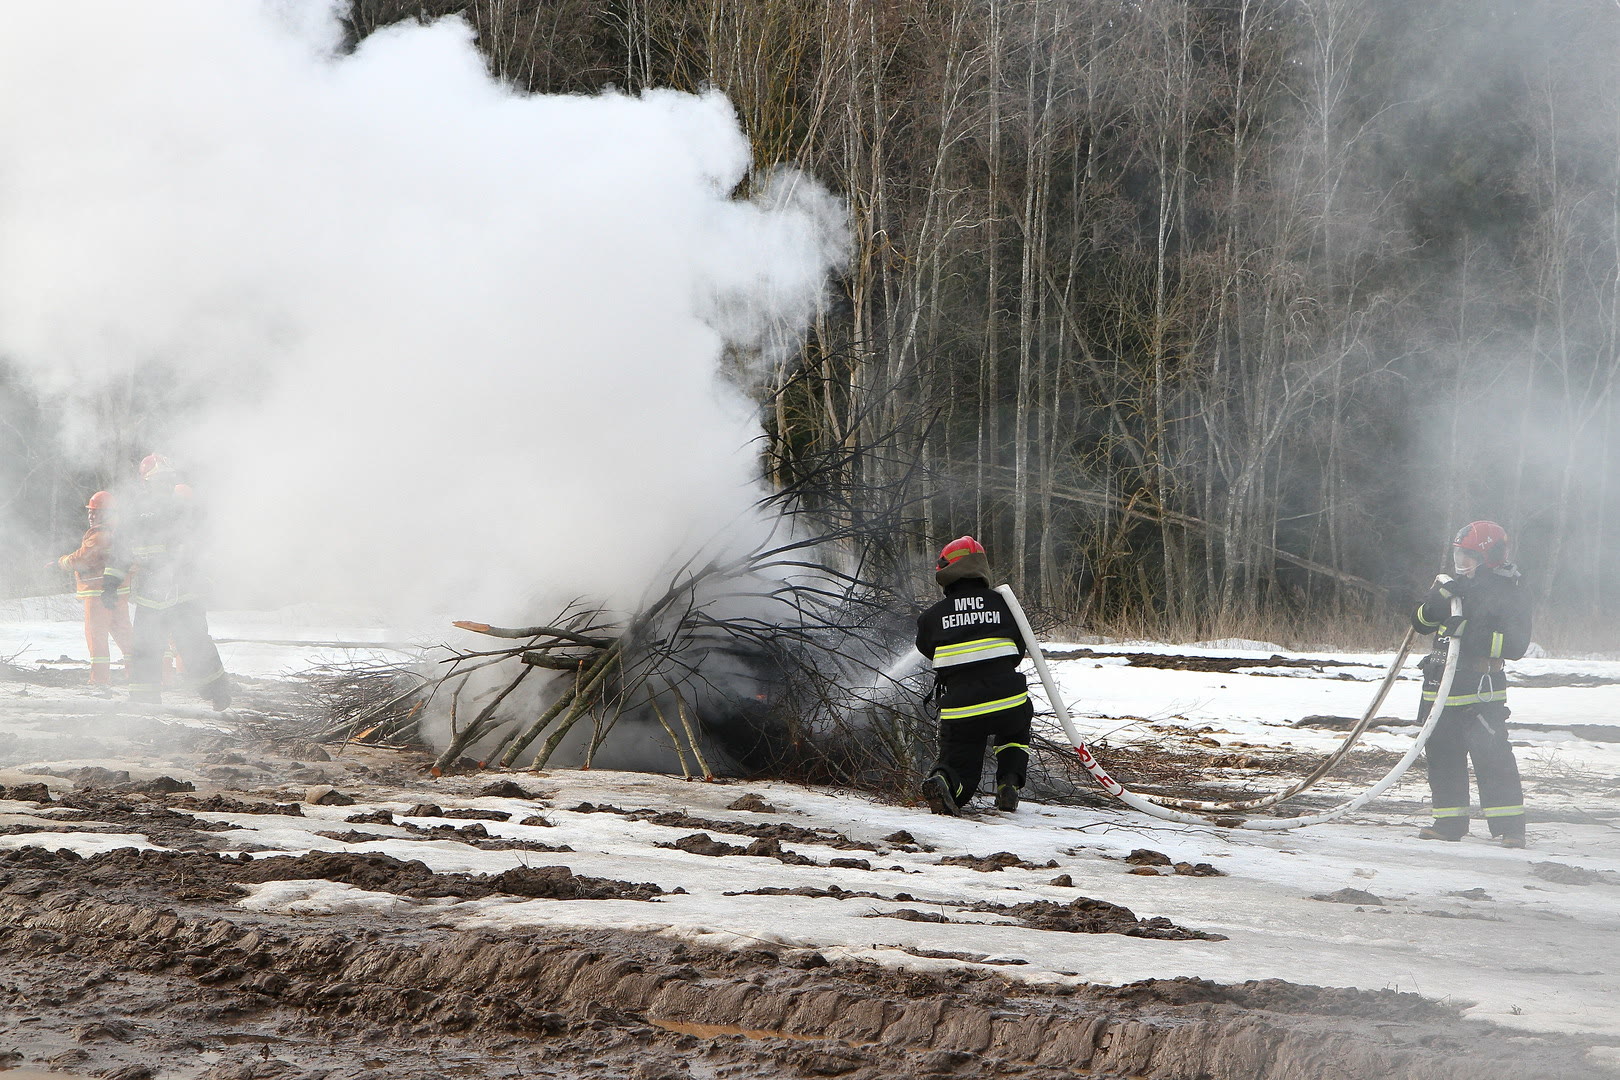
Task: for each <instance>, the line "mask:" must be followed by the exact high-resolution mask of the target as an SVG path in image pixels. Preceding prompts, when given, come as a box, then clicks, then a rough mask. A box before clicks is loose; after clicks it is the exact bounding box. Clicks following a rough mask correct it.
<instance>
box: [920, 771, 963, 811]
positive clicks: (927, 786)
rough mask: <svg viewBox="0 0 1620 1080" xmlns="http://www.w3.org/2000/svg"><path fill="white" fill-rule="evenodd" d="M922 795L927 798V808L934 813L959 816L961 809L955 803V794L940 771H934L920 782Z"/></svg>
mask: <svg viewBox="0 0 1620 1080" xmlns="http://www.w3.org/2000/svg"><path fill="white" fill-rule="evenodd" d="M922 797H923V798H924V799H926V800H928V809H930V810H932V811H933V812H934V813H936V814H945V815H947V816H949V817H960V816H961V813H962V811H961V808H960V807H958V806H957V805H956V796H955V795H953V794H951V784H950V781H948V780H946V779H945V777H944V775H943V774H941V773H934V774H932V775H931V776H929V777H928V779H926V780H924V781H923V782H922Z"/></svg>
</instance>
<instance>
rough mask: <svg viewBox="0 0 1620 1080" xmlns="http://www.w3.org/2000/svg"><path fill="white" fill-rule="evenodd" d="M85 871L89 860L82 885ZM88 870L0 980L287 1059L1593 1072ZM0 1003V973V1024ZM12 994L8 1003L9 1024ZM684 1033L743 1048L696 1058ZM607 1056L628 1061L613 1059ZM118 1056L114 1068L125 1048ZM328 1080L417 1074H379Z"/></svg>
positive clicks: (1451, 1031)
mask: <svg viewBox="0 0 1620 1080" xmlns="http://www.w3.org/2000/svg"><path fill="white" fill-rule="evenodd" d="M114 854H124V853H114ZM97 859H104V860H107V861H106V862H105V863H104V864H103V865H102V867H101V872H100V873H99V875H98V876H95V877H94V878H93V879H92V878H91V868H92V864H95V863H96V862H97ZM97 859H84V860H79V859H75V858H72V857H66V856H59V855H55V854H52V853H47V852H43V851H40V850H38V849H34V850H33V851H31V852H29V853H28V854H27V856H26V857H17V858H13V859H10V860H6V861H5V862H0V972H5V971H11V972H18V971H23V970H27V971H29V972H30V973H31V978H32V980H33V981H34V982H36V983H37V981H38V980H40V979H44V980H45V981H46V982H52V981H54V982H56V983H59V984H62V985H68V984H71V983H73V981H74V980H75V979H80V980H81V981H82V980H83V978H84V972H85V971H86V970H89V969H92V968H94V969H96V970H103V971H105V970H107V969H109V968H111V969H116V970H117V971H119V972H124V973H129V974H130V975H131V976H147V977H161V978H162V979H165V980H167V981H168V984H169V985H172V986H173V987H174V988H175V989H174V990H173V1005H174V1007H175V1008H176V1009H177V1010H178V1009H180V1008H181V1007H183V1006H195V1005H196V1004H197V1003H200V1002H202V1001H205V1000H206V1001H207V1002H209V1004H208V1006H207V1008H195V1007H190V1008H188V1010H187V1020H186V1023H187V1025H189V1029H190V1030H191V1031H192V1036H191V1037H192V1038H194V1039H196V1038H205V1037H206V1030H207V1028H208V1026H209V1025H210V1024H212V1025H214V1026H215V1027H217V1028H218V1029H219V1031H220V1032H228V1031H236V1032H240V1031H241V1029H242V1025H243V1023H244V1018H249V1017H253V1016H255V1015H262V1014H266V1013H269V1012H274V1013H276V1014H277V1015H279V1016H282V1017H287V1016H291V1017H294V1018H295V1019H294V1020H292V1021H283V1026H286V1025H287V1024H288V1023H290V1024H291V1025H292V1026H293V1027H294V1028H296V1029H297V1030H298V1032H299V1033H300V1034H299V1037H300V1039H301V1040H303V1041H306V1042H319V1041H320V1040H322V1039H323V1038H327V1039H330V1038H331V1037H333V1035H335V1034H337V1033H347V1035H348V1036H349V1037H353V1036H354V1034H355V1033H356V1032H359V1031H366V1032H370V1035H369V1036H368V1038H372V1039H386V1040H399V1041H401V1042H402V1043H403V1044H404V1045H409V1044H410V1043H411V1042H413V1041H414V1042H415V1043H418V1044H423V1045H426V1044H428V1043H432V1042H435V1041H437V1040H440V1039H443V1038H444V1037H454V1038H457V1039H461V1040H463V1041H464V1042H466V1043H467V1044H468V1045H469V1046H472V1047H474V1048H480V1047H481V1048H485V1050H487V1051H488V1052H495V1051H497V1050H498V1048H500V1047H501V1046H503V1045H505V1044H507V1043H510V1042H511V1041H512V1040H513V1039H516V1040H518V1041H519V1044H520V1045H522V1046H525V1047H529V1048H530V1050H529V1051H528V1052H531V1053H532V1052H534V1051H533V1049H532V1048H533V1047H534V1045H535V1040H542V1041H550V1042H553V1043H555V1044H556V1045H555V1047H554V1052H553V1053H552V1054H551V1055H550V1059H551V1060H552V1061H553V1062H554V1063H555V1062H556V1061H557V1060H558V1057H557V1054H558V1053H559V1052H560V1053H561V1054H562V1056H563V1058H564V1059H566V1060H568V1061H571V1062H574V1064H570V1065H566V1066H561V1067H559V1069H558V1071H555V1072H552V1073H551V1074H550V1075H556V1076H570V1077H593V1076H602V1077H607V1076H614V1077H622V1076H635V1077H638V1078H642V1080H659V1078H662V1077H665V1076H668V1077H684V1076H699V1075H702V1076H707V1075H719V1074H720V1073H723V1074H724V1075H727V1076H759V1077H765V1076H786V1075H806V1076H814V1075H822V1076H828V1075H848V1076H852V1077H856V1078H857V1080H877V1078H878V1077H884V1078H889V1077H893V1076H897V1075H899V1076H940V1077H943V1076H952V1077H977V1076H992V1075H993V1076H999V1077H1027V1078H1046V1077H1056V1076H1072V1075H1073V1074H1074V1071H1075V1070H1077V1069H1084V1070H1088V1071H1089V1072H1091V1073H1094V1074H1100V1075H1106V1076H1116V1077H1120V1076H1152V1077H1155V1078H1162V1080H1228V1078H1231V1080H1272V1078H1275V1080H1283V1078H1287V1080H1312V1078H1317V1077H1321V1078H1328V1077H1333V1078H1340V1080H1342V1078H1346V1077H1351V1078H1359V1077H1367V1078H1374V1077H1377V1078H1389V1080H1497V1078H1503V1080H1506V1078H1509V1077H1511V1078H1512V1080H1534V1078H1542V1077H1546V1078H1553V1077H1565V1078H1573V1077H1587V1076H1591V1075H1593V1067H1592V1062H1591V1061H1590V1060H1588V1059H1587V1057H1586V1055H1585V1047H1586V1046H1587V1045H1589V1044H1590V1042H1591V1040H1583V1039H1579V1038H1567V1039H1563V1038H1556V1037H1547V1038H1540V1039H1527V1038H1526V1037H1525V1036H1524V1035H1523V1034H1522V1033H1518V1032H1506V1031H1500V1030H1498V1029H1495V1028H1492V1027H1490V1026H1489V1025H1486V1024H1480V1023H1473V1022H1469V1021H1465V1020H1462V1019H1461V1018H1460V1015H1459V1013H1460V1010H1459V1009H1458V1008H1456V1007H1453V1006H1448V1005H1442V1004H1439V1003H1436V1002H1432V1001H1429V1000H1426V999H1424V998H1421V997H1418V996H1416V995H1413V994H1404V993H1397V992H1394V991H1380V992H1367V991H1356V990H1334V989H1323V988H1317V987H1306V986H1298V985H1294V984H1288V983H1280V982H1257V983H1246V984H1242V985H1239V986H1218V985H1216V984H1213V983H1209V982H1205V981H1202V980H1195V979H1177V980H1154V981H1149V982H1144V983H1137V984H1132V985H1130V986H1125V987H1116V988H1108V987H1078V988H1071V987H1063V988H1057V989H1053V990H1049V991H1042V990H1041V989H1040V988H1032V987H1030V986H1028V985H1026V984H1020V983H1015V982H1009V981H1006V980H1003V979H1000V978H998V977H996V976H994V975H992V974H980V973H976V972H970V973H950V974H938V975H936V974H919V973H914V972H904V971H896V970H893V969H888V968H883V967H879V966H876V965H870V964H861V963H852V962H838V963H829V962H828V960H827V959H826V958H825V957H824V956H822V955H821V954H819V953H814V952H793V951H785V952H776V951H768V950H747V951H740V952H731V951H723V950H716V949H709V948H703V947H695V946H692V945H690V944H683V943H680V942H677V941H673V940H670V939H666V938H663V937H660V936H657V935H650V934H636V933H625V932H616V931H601V930H589V931H583V930H582V931H578V932H569V931H552V932H548V933H544V934H540V933H524V934H514V935H495V934H490V933H483V932H468V931H458V930H454V929H449V928H428V929H423V928H421V923H420V919H419V915H418V916H417V917H415V918H413V919H412V920H409V921H407V920H405V919H398V920H391V919H389V918H387V917H371V916H368V917H366V918H364V919H361V918H356V917H348V916H331V917H325V918H322V919H321V920H320V922H319V924H318V925H311V922H310V920H307V919H298V918H295V917H286V916H276V915H264V914H257V913H250V912H246V911H243V910H241V909H238V908H235V907H232V906H229V905H227V904H223V903H218V902H213V901H211V900H203V901H201V902H197V901H183V900H182V901H177V900H176V899H175V897H176V895H177V894H179V895H185V894H187V893H188V892H189V893H190V895H192V896H197V895H199V891H198V890H196V885H195V882H193V883H191V884H187V883H186V882H185V881H184V875H181V879H180V880H178V881H177V879H176V878H175V876H174V874H173V870H174V869H175V868H176V867H178V866H186V865H191V866H194V867H195V866H199V865H201V864H202V863H203V862H206V861H213V862H218V863H225V864H229V862H230V861H229V860H220V859H216V858H215V857H213V856H196V855H193V856H179V857H165V856H159V855H155V854H154V853H146V855H144V856H141V857H128V855H127V854H126V857H125V858H124V859H123V861H122V862H121V863H120V862H118V861H117V860H113V859H110V858H109V857H106V856H98V857H97ZM267 861H268V860H267ZM165 864H174V865H173V866H168V867H167V869H166V870H165V869H164V867H165ZM235 865H236V866H238V867H240V865H241V864H235ZM249 865H250V864H249ZM114 866H116V867H117V871H116V873H113V872H109V871H110V869H111V868H112V867H114ZM621 884H628V883H621ZM200 894H201V895H203V896H210V897H217V896H219V895H220V894H219V893H217V892H211V891H210V890H207V889H204V890H201V892H200ZM1098 947H1099V948H1106V947H1107V945H1106V942H1105V941H1103V942H1101V943H1100V944H1099V946H1098ZM11 978H15V977H14V976H13V977H11ZM7 984H8V976H6V975H3V974H0V1003H3V1002H4V1001H5V991H6V989H7ZM18 985H20V984H18ZM18 993H19V991H18V990H17V988H16V986H13V987H12V997H13V1001H12V1002H11V1004H10V1006H9V1007H10V1008H11V1009H13V1010H15V1009H17V1008H19V1007H20V1005H21V1003H20V1002H18V1001H16V1000H15V998H16V997H17V995H18ZM78 1000H79V1002H80V1004H81V1005H82V1006H83V1008H84V1009H85V1015H84V1016H83V1017H78V1018H77V1019H79V1020H81V1021H82V1022H83V1023H94V1022H98V1021H97V1020H96V1017H95V1016H94V1015H92V1014H93V1009H91V1008H90V1006H89V1005H88V1004H85V1002H86V1000H87V999H85V998H83V997H82V996H81V997H80V998H79V999H78ZM74 1008H75V1004H74V1000H72V999H71V995H68V996H65V997H64V1000H63V1001H62V1002H61V1003H60V1004H59V1005H58V1006H57V1009H59V1010H65V1011H64V1012H63V1015H62V1016H61V1017H59V1018H58V1020H59V1022H69V1021H72V1020H74V1019H75V1017H74V1015H73V1010H74ZM0 1026H3V1025H0ZM683 1029H684V1030H686V1031H688V1032H690V1031H694V1030H697V1031H737V1030H742V1031H747V1032H750V1033H752V1037H742V1036H737V1035H732V1036H722V1037H717V1038H713V1039H701V1038H696V1037H694V1036H693V1035H691V1034H680V1033H679V1032H680V1031H681V1030H683ZM626 1045H636V1046H640V1047H642V1048H641V1049H639V1050H636V1051H634V1052H633V1053H632V1052H630V1051H626V1050H624V1049H623V1047H624V1046H626ZM120 1046H121V1052H123V1053H124V1058H123V1059H120V1060H126V1061H127V1060H128V1058H129V1053H130V1048H129V1047H127V1046H123V1045H122V1044H120ZM615 1046H618V1047H620V1049H619V1050H618V1051H614V1050H613V1047H615ZM3 1049H4V1047H0V1050H3ZM698 1050H702V1051H703V1053H702V1054H697V1053H695V1052H696V1051H698ZM626 1054H629V1056H628V1057H627V1056H626ZM632 1062H633V1067H632V1064H631V1063H632ZM149 1064H151V1065H154V1066H156V1065H158V1064H159V1063H158V1062H156V1061H154V1062H150V1063H149ZM700 1066H701V1067H700ZM722 1066H723V1067H722ZM714 1069H719V1073H716V1072H714V1071H713V1070H714ZM706 1070H707V1071H706ZM317 1074H318V1070H317V1073H311V1074H309V1075H310V1076H314V1075H317ZM158 1075H159V1076H160V1077H161V1076H163V1075H165V1074H164V1073H163V1072H162V1071H161V1070H159V1072H158ZM206 1075H208V1076H210V1077H214V1078H216V1080H226V1078H227V1077H245V1076H252V1077H258V1076H261V1075H262V1076H280V1075H286V1076H289V1077H291V1076H294V1075H297V1074H296V1073H295V1072H286V1073H278V1072H275V1071H269V1072H258V1071H252V1070H250V1071H249V1072H247V1073H242V1072H240V1071H238V1072H234V1073H228V1072H218V1071H217V1070H216V1071H215V1072H211V1073H208V1074H206ZM327 1075H328V1076H330V1077H333V1078H334V1080H335V1077H336V1076H344V1077H347V1076H364V1077H366V1078H367V1080H385V1078H392V1077H405V1076H415V1075H418V1074H417V1073H413V1072H411V1071H410V1070H409V1069H407V1068H405V1067H404V1066H401V1065H398V1064H395V1065H384V1066H379V1067H378V1068H373V1069H371V1070H369V1071H366V1072H364V1073H357V1072H339V1073H336V1074H330V1073H329V1074H327ZM440 1075H443V1074H442V1073H441V1074H440ZM488 1075H498V1074H496V1073H490V1074H488ZM542 1075H544V1074H542Z"/></svg>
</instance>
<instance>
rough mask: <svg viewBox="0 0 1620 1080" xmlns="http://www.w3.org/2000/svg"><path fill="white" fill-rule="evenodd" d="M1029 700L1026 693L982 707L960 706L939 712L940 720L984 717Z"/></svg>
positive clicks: (991, 702) (986, 703)
mask: <svg viewBox="0 0 1620 1080" xmlns="http://www.w3.org/2000/svg"><path fill="white" fill-rule="evenodd" d="M1028 700H1029V694H1028V693H1027V692H1025V693H1022V694H1014V695H1013V696H1012V697H1004V698H1000V699H998V700H996V701H986V702H985V703H983V704H982V705H962V706H959V707H958V708H955V709H941V710H939V718H940V719H941V720H965V719H966V718H967V717H970V716H984V715H985V714H987V713H993V712H1000V711H1001V710H1002V709H1011V708H1013V707H1014V706H1017V705H1022V704H1023V703H1024V702H1026V701H1028Z"/></svg>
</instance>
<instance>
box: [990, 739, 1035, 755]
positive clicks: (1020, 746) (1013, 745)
mask: <svg viewBox="0 0 1620 1080" xmlns="http://www.w3.org/2000/svg"><path fill="white" fill-rule="evenodd" d="M1003 750H1022V751H1024V753H1026V754H1027V753H1029V744H1028V743H1021V742H1008V743H1002V744H1001V745H1000V746H992V747H991V748H990V752H991V753H992V754H999V753H1001V752H1002V751H1003Z"/></svg>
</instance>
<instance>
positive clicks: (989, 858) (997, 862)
mask: <svg viewBox="0 0 1620 1080" xmlns="http://www.w3.org/2000/svg"><path fill="white" fill-rule="evenodd" d="M939 865H941V866H965V867H967V868H968V869H969V870H977V871H979V872H980V873H982V874H992V873H996V872H998V871H1001V870H1005V869H1007V868H1008V867H1009V866H1013V867H1017V868H1018V869H1020V870H1056V869H1057V862H1056V860H1052V859H1048V860H1047V861H1046V862H1044V863H1032V862H1029V861H1027V860H1026V859H1024V858H1023V857H1022V856H1019V855H1014V854H1013V853H1012V852H1010V851H998V852H996V853H995V854H994V855H947V856H945V857H944V858H942V859H940V860H939Z"/></svg>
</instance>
